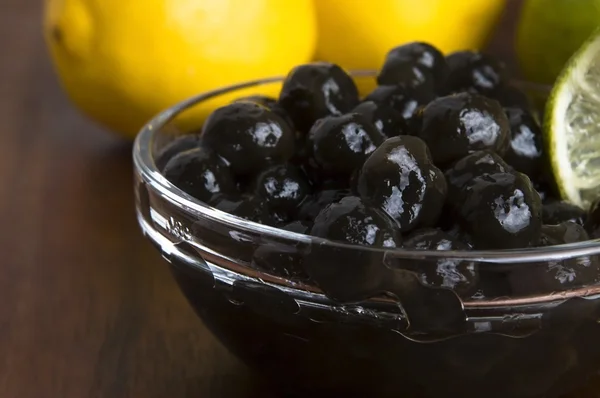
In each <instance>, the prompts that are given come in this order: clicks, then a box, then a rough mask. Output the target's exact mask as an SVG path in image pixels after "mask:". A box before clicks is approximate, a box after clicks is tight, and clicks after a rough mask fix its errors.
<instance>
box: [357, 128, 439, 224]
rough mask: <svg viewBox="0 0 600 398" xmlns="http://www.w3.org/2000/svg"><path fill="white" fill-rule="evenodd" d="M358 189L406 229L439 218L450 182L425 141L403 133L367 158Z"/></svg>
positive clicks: (372, 204) (370, 201)
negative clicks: (447, 184) (435, 164)
mask: <svg viewBox="0 0 600 398" xmlns="http://www.w3.org/2000/svg"><path fill="white" fill-rule="evenodd" d="M357 189H358V192H359V194H360V196H361V197H362V198H363V200H364V201H365V203H368V204H369V205H371V206H376V207H379V208H380V209H382V210H384V211H385V212H386V213H387V214H388V215H389V216H390V217H392V218H393V219H395V220H396V221H397V222H398V224H399V227H400V230H401V231H402V232H406V231H409V230H411V229H414V228H415V227H417V226H419V225H420V226H432V225H434V224H435V223H436V222H437V220H438V217H439V215H440V213H441V211H442V206H443V204H444V201H445V198H446V191H447V186H446V180H445V178H444V174H443V173H442V172H441V171H440V170H439V169H438V168H437V167H435V166H434V165H433V163H432V161H431V157H430V154H429V151H428V149H427V146H426V145H425V143H424V142H423V141H422V140H421V139H419V138H417V137H412V136H400V137H393V138H390V139H388V140H386V141H385V142H384V143H383V144H381V146H380V147H379V148H377V150H376V151H375V152H373V154H372V155H371V156H370V157H369V159H367V161H366V162H365V164H364V165H363V167H362V169H361V172H360V176H359V178H358V187H357Z"/></svg>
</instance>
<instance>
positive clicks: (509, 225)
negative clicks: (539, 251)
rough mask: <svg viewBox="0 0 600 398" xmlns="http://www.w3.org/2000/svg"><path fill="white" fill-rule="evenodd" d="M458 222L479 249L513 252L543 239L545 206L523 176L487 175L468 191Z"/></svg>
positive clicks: (527, 179) (472, 183) (514, 174)
mask: <svg viewBox="0 0 600 398" xmlns="http://www.w3.org/2000/svg"><path fill="white" fill-rule="evenodd" d="M464 197H465V199H464V202H463V203H459V204H458V217H459V222H460V224H461V225H462V226H463V228H464V229H465V230H466V231H467V232H468V233H469V234H470V235H471V236H472V237H473V243H474V245H475V248H476V249H514V248H521V247H528V246H532V245H536V244H537V243H538V242H539V240H540V229H541V226H542V204H541V200H540V197H539V195H538V193H537V192H536V191H535V190H534V189H533V186H532V185H531V181H529V178H528V177H527V176H526V175H525V174H522V173H517V172H515V173H499V174H486V175H484V176H481V177H476V178H475V179H474V180H473V181H472V182H471V183H470V184H469V185H468V186H467V187H466V188H465V196H464Z"/></svg>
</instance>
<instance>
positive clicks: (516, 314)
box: [136, 209, 600, 343]
mask: <svg viewBox="0 0 600 398" xmlns="http://www.w3.org/2000/svg"><path fill="white" fill-rule="evenodd" d="M136 217H137V220H138V223H139V225H140V228H141V229H142V231H143V233H144V235H145V236H146V237H147V238H148V239H149V240H150V241H151V242H152V243H153V244H154V245H155V246H156V247H157V248H158V249H159V251H160V252H161V254H162V256H163V258H165V260H166V261H168V262H169V263H174V262H177V263H184V264H185V265H186V266H187V267H190V268H192V269H195V271H197V272H203V273H209V274H210V275H211V276H212V277H213V278H214V279H216V280H218V281H219V282H221V283H223V284H225V285H228V286H231V287H232V286H233V285H234V284H236V283H237V282H246V283H247V282H250V283H257V284H261V285H264V286H266V287H270V288H274V289H277V290H278V291H280V292H282V293H284V294H286V295H288V296H289V297H290V298H292V299H293V300H294V301H295V302H296V303H297V305H298V307H299V308H307V309H310V311H311V313H314V311H317V312H318V311H323V312H327V313H329V314H333V316H334V317H335V316H339V317H345V318H344V319H345V321H346V322H348V321H350V322H352V319H354V318H356V319H355V321H356V322H360V323H361V324H365V323H367V324H369V323H372V325H373V326H378V327H386V325H387V327H390V326H389V325H393V327H392V329H393V331H394V332H396V333H399V334H401V335H402V336H404V337H406V338H408V339H410V340H412V341H415V342H419V343H431V342H435V341H439V340H446V339H449V338H452V337H453V336H459V335H461V334H464V333H465V332H467V333H481V332H485V333H495V334H500V335H504V336H506V337H512V338H523V337H526V336H529V335H531V334H533V333H536V332H537V331H539V330H540V328H541V320H542V318H543V316H544V314H546V313H548V312H550V311H552V310H554V309H556V308H557V307H559V306H561V305H563V304H565V303H566V302H568V301H569V299H573V298H578V299H586V300H597V299H599V298H600V295H595V296H588V297H576V296H572V297H567V296H564V295H556V296H554V297H553V299H552V300H547V301H543V302H542V301H540V302H536V301H532V302H523V303H517V302H515V303H512V302H510V303H509V302H506V301H494V300H492V301H487V302H485V303H484V302H469V301H465V302H464V303H463V304H464V305H463V313H464V319H465V324H464V327H465V328H466V329H465V330H456V331H455V332H454V333H449V334H447V335H443V336H442V335H437V336H436V335H421V334H420V333H419V331H415V330H412V329H411V325H410V320H409V319H410V318H409V317H407V314H405V313H404V312H403V310H402V309H400V312H399V311H398V304H399V303H397V302H395V301H392V300H386V299H385V298H379V297H376V298H371V299H368V300H364V301H361V302H358V303H350V304H349V303H338V302H336V301H333V300H331V299H329V298H328V297H327V296H326V295H324V294H323V293H322V292H318V291H307V290H303V289H301V288H298V287H296V286H293V285H290V284H287V285H286V284H285V283H284V284H280V283H274V282H273V281H269V280H265V279H263V278H260V277H256V276H252V275H246V274H243V273H240V272H236V271H235V270H232V269H230V268H226V267H224V266H223V265H220V264H217V263H216V262H208V261H198V259H197V258H195V257H193V256H190V254H189V253H187V252H186V251H184V250H180V248H179V247H178V245H177V243H174V242H172V241H171V240H169V239H168V238H167V237H165V236H164V235H163V234H162V233H161V232H159V231H158V230H156V229H155V228H153V226H152V225H151V224H150V223H149V222H148V220H146V219H145V218H144V215H143V212H142V211H140V209H136ZM279 281H281V280H279ZM284 282H285V281H284ZM482 304H485V305H482ZM365 318H372V319H371V320H372V322H369V319H365ZM382 320H387V321H388V322H387V323H386V322H382ZM515 325H518V326H519V327H518V328H515ZM415 333H416V334H415Z"/></svg>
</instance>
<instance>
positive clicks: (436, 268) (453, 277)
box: [402, 228, 477, 294]
mask: <svg viewBox="0 0 600 398" xmlns="http://www.w3.org/2000/svg"><path fill="white" fill-rule="evenodd" d="M402 246H403V247H404V248H406V249H416V250H469V249H470V248H469V246H468V245H466V244H465V243H463V242H461V241H460V240H458V239H457V238H455V237H453V236H451V235H450V234H448V233H446V232H444V231H442V230H440V229H437V228H425V229H419V230H416V231H414V232H413V233H411V234H410V235H409V237H408V238H407V239H406V240H405V241H404V242H403V244H402ZM413 270H414V271H415V272H416V273H417V274H418V276H419V279H420V280H421V283H423V284H425V285H431V286H436V287H446V288H449V289H453V290H455V291H456V292H458V293H460V294H465V293H467V292H470V291H472V290H473V289H474V288H475V286H476V284H477V271H476V269H475V264H473V262H470V261H460V260H451V259H441V260H438V261H435V262H433V261H431V262H424V263H423V264H416V265H415V266H414V269H413Z"/></svg>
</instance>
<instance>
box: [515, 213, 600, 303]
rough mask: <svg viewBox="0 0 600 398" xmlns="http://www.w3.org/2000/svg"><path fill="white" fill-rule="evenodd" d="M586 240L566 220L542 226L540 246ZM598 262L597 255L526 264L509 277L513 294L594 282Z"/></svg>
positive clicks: (581, 231) (577, 227)
mask: <svg viewBox="0 0 600 398" xmlns="http://www.w3.org/2000/svg"><path fill="white" fill-rule="evenodd" d="M587 239H589V236H588V234H587V233H586V231H585V230H584V228H583V227H582V226H581V225H579V224H575V223H573V222H570V221H567V222H564V223H561V224H558V225H543V226H542V237H541V240H540V246H554V245H563V244H567V243H576V242H582V241H585V240H587ZM599 277H600V263H599V262H598V259H597V257H596V256H589V257H588V256H579V257H575V258H570V259H565V260H548V261H544V262H540V263H526V264H522V265H521V266H520V267H519V268H517V269H515V270H514V271H513V272H512V274H511V277H510V281H511V285H512V290H513V292H514V293H516V294H522V295H530V294H542V293H552V292H557V291H563V290H564V289H569V288H576V287H582V286H585V285H589V284H594V283H597V282H598V280H599Z"/></svg>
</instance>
